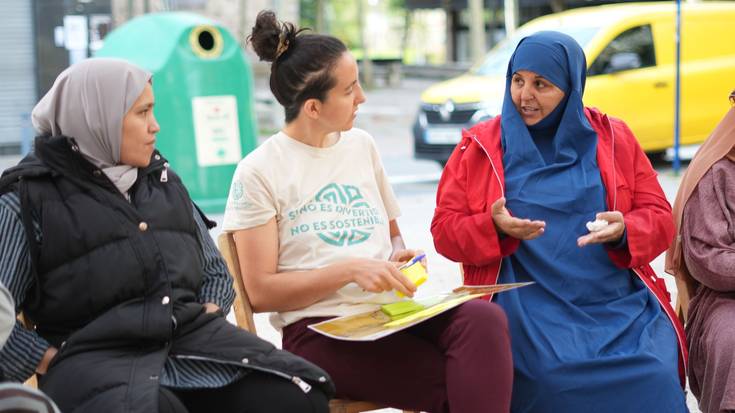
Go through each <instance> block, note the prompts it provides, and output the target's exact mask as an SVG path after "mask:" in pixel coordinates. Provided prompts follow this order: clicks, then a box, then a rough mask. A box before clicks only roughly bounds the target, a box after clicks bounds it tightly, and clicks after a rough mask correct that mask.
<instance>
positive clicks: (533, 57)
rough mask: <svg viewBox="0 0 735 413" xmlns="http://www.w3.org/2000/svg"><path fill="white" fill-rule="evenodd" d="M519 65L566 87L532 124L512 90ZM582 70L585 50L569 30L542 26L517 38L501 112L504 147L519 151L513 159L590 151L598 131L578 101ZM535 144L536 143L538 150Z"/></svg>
mask: <svg viewBox="0 0 735 413" xmlns="http://www.w3.org/2000/svg"><path fill="white" fill-rule="evenodd" d="M519 70H529V71H532V72H535V73H537V74H539V75H541V76H543V77H544V78H546V79H547V80H549V81H550V82H551V83H553V84H554V85H555V86H556V87H558V88H559V89H561V90H562V91H563V92H564V99H563V100H562V101H561V102H560V103H559V105H558V106H557V107H556V108H555V109H554V110H553V111H552V113H550V114H549V115H548V116H547V117H546V118H544V119H543V120H541V122H539V123H538V124H536V125H533V126H530V127H528V126H526V124H525V123H524V122H523V119H521V116H520V114H519V113H518V111H517V110H516V107H515V105H514V104H513V99H512V98H511V95H510V84H511V80H512V78H513V74H514V73H515V72H517V71H519ZM586 73H587V59H586V58H585V55H584V51H583V50H582V48H581V47H580V46H579V44H577V42H576V41H575V40H574V39H573V38H571V37H570V36H568V35H565V34H562V33H558V32H551V31H544V32H538V33H536V34H533V35H531V36H528V37H526V38H524V39H523V40H521V41H520V43H519V44H518V46H517V48H516V51H515V52H514V53H513V55H512V56H511V58H510V63H509V64H508V71H507V73H506V80H505V96H504V99H503V110H502V114H501V127H502V143H503V148H504V150H505V152H506V153H508V152H517V153H516V154H515V155H517V156H514V158H516V159H517V158H519V157H520V159H524V161H528V160H535V161H545V162H544V163H546V164H548V163H552V162H554V161H560V162H570V161H574V160H576V159H577V158H578V157H580V156H581V157H582V158H588V157H589V156H590V155H591V156H594V155H595V154H596V149H597V134H596V133H595V131H594V129H592V126H591V125H590V123H589V121H588V120H587V117H586V116H585V114H584V104H583V103H582V96H583V95H584V85H585V82H586V79H587V75H586ZM529 145H531V146H529ZM533 146H536V147H537V148H536V149H537V150H536V151H534V150H533ZM534 152H535V153H534Z"/></svg>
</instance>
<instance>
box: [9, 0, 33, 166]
mask: <svg viewBox="0 0 735 413" xmlns="http://www.w3.org/2000/svg"><path fill="white" fill-rule="evenodd" d="M32 4H33V3H32V2H31V1H29V0H4V1H3V2H2V10H1V11H0V13H2V16H1V17H0V154H3V153H17V152H18V151H19V149H20V141H21V137H22V136H23V133H28V132H29V131H28V129H25V131H24V128H29V127H30V120H29V117H30V112H31V110H32V109H33V105H34V104H35V95H36V77H35V73H36V68H35V45H34V43H33V8H32ZM31 133H32V132H31Z"/></svg>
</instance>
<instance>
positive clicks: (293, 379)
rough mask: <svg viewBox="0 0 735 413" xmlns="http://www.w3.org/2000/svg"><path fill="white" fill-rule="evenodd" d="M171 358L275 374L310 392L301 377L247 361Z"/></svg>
mask: <svg viewBox="0 0 735 413" xmlns="http://www.w3.org/2000/svg"><path fill="white" fill-rule="evenodd" d="M173 357H176V358H180V359H188V360H199V361H210V362H215V363H222V364H229V365H233V366H238V367H245V368H249V369H252V370H258V371H262V372H265V373H270V374H275V375H276V376H279V377H282V378H284V379H286V380H288V381H290V382H291V383H293V384H295V385H297V386H299V388H300V389H301V391H303V392H304V393H308V392H310V391H311V385H310V384H309V383H307V382H305V381H304V380H303V379H302V378H301V377H298V376H290V375H288V374H286V373H283V372H281V371H278V370H272V369H268V368H265V367H260V366H253V365H251V364H249V363H248V362H247V361H243V362H241V363H238V362H235V361H229V360H219V359H214V358H211V357H201V356H184V355H173ZM244 360H247V359H244ZM320 380H321V379H320Z"/></svg>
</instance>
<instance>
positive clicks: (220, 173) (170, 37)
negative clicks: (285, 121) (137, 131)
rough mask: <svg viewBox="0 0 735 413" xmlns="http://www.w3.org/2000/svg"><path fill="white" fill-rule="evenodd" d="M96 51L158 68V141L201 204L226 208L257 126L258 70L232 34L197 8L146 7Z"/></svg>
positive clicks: (215, 209) (217, 209)
mask: <svg viewBox="0 0 735 413" xmlns="http://www.w3.org/2000/svg"><path fill="white" fill-rule="evenodd" d="M95 55H96V56H98V57H118V58H123V59H126V60H128V61H130V62H132V63H135V64H137V65H138V66H140V67H143V68H145V69H147V70H149V71H151V72H152V73H153V90H154V92H155V95H156V106H155V115H156V118H157V119H158V123H159V124H160V125H161V131H160V132H159V133H158V136H157V147H158V148H159V149H160V150H161V152H162V153H163V154H164V156H166V158H167V159H168V160H169V163H170V164H171V167H172V168H173V169H174V170H175V171H176V172H177V173H178V174H179V176H181V179H182V180H183V181H184V184H185V185H186V187H187V189H188V190H189V193H190V194H191V197H192V198H193V199H194V201H195V202H196V203H197V204H198V205H199V206H200V207H201V208H202V209H204V210H205V211H207V212H215V213H216V212H222V211H224V207H225V203H226V201H227V193H228V190H229V186H230V182H231V180H232V175H233V173H234V172H235V167H236V166H237V163H238V162H239V161H240V159H242V157H243V156H245V154H247V153H248V152H250V151H251V150H253V149H254V148H255V144H256V131H257V128H256V124H255V115H254V113H253V110H254V104H253V75H252V71H251V68H250V65H249V64H248V62H247V61H246V60H245V56H244V55H243V53H242V50H241V49H240V47H239V45H238V43H237V42H236V41H235V39H234V38H233V37H232V35H231V34H230V33H229V32H228V31H227V30H226V29H225V28H223V27H222V26H220V25H219V24H217V23H215V22H213V21H212V20H209V19H207V18H205V17H202V16H199V15H196V14H192V13H184V12H171V13H154V14H147V15H144V16H140V17H137V18H135V19H133V20H131V21H129V22H128V23H126V24H125V25H123V26H121V27H119V28H117V29H115V30H114V31H112V32H110V34H109V35H107V37H106V38H105V42H104V45H103V47H102V48H101V49H100V50H98V51H97V53H96V54H95Z"/></svg>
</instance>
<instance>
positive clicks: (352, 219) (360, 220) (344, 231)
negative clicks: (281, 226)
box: [288, 183, 385, 247]
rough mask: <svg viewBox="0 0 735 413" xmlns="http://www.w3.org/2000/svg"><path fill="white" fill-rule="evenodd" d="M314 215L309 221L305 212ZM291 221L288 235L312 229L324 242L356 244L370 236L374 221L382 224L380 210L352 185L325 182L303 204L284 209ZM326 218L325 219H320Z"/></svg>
mask: <svg viewBox="0 0 735 413" xmlns="http://www.w3.org/2000/svg"><path fill="white" fill-rule="evenodd" d="M307 214H308V215H309V218H311V216H314V218H315V219H314V220H313V221H311V222H308V221H305V219H304V218H305V216H306V215H307ZM288 217H289V219H290V220H291V221H295V220H296V219H297V218H299V217H301V218H302V220H301V222H299V223H298V224H297V223H294V225H293V226H292V227H291V235H292V236H295V235H298V234H302V233H306V232H310V231H314V232H316V235H317V236H318V237H319V238H320V239H321V240H322V241H324V242H326V243H327V244H330V245H334V246H336V247H344V246H349V245H355V244H360V243H362V242H365V241H367V240H368V238H370V235H371V234H372V233H373V231H374V230H375V225H383V224H385V221H384V220H383V218H382V216H381V214H380V211H379V210H378V209H376V208H372V207H370V204H368V202H367V201H366V200H365V198H364V197H363V196H362V194H361V193H360V189H359V188H357V187H356V186H354V185H340V184H335V183H332V184H329V185H327V186H325V187H324V188H322V189H321V190H320V191H319V192H318V193H317V194H316V196H314V199H313V200H312V201H310V202H309V203H307V204H306V205H304V206H302V207H300V208H298V209H295V210H292V211H290V212H289V213H288ZM321 218H327V219H321Z"/></svg>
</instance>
